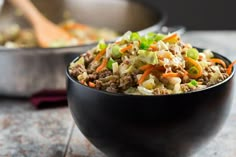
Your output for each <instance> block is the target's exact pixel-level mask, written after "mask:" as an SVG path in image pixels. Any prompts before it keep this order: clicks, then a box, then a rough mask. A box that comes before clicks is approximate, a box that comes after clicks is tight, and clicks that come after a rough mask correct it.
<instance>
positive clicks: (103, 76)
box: [98, 69, 112, 78]
mask: <svg viewBox="0 0 236 157" xmlns="http://www.w3.org/2000/svg"><path fill="white" fill-rule="evenodd" d="M110 75H112V72H111V71H110V70H108V69H105V70H103V71H101V72H100V73H98V78H105V77H107V76H110Z"/></svg>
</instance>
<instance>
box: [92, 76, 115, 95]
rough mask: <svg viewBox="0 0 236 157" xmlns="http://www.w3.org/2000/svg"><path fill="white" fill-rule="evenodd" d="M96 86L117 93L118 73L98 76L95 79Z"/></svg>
mask: <svg viewBox="0 0 236 157" xmlns="http://www.w3.org/2000/svg"><path fill="white" fill-rule="evenodd" d="M95 83H96V88H97V89H101V90H105V91H108V92H113V93H117V92H119V76H118V75H109V76H106V77H105V78H99V79H98V80H96V81H95Z"/></svg>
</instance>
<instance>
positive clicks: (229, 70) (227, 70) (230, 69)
mask: <svg viewBox="0 0 236 157" xmlns="http://www.w3.org/2000/svg"><path fill="white" fill-rule="evenodd" d="M234 64H236V60H235V61H233V62H232V63H231V64H230V65H229V66H228V68H227V69H226V72H227V74H228V75H230V74H231V73H232V68H233V66H234Z"/></svg>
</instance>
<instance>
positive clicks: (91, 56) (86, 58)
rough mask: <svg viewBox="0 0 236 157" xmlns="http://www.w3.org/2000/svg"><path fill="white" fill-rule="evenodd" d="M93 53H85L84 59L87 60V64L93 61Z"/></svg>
mask: <svg viewBox="0 0 236 157" xmlns="http://www.w3.org/2000/svg"><path fill="white" fill-rule="evenodd" d="M93 58H94V57H93V55H92V54H91V52H87V53H85V54H84V61H85V64H86V65H88V64H89V63H91V62H92V60H93Z"/></svg>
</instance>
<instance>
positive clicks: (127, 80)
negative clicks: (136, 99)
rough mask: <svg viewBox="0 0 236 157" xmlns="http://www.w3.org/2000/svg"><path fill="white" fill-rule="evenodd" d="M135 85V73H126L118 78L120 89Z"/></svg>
mask: <svg viewBox="0 0 236 157" xmlns="http://www.w3.org/2000/svg"><path fill="white" fill-rule="evenodd" d="M136 85H137V78H136V75H135V74H126V75H125V76H123V77H121V78H120V85H119V87H120V88H121V89H122V90H127V89H128V88H130V87H133V86H136Z"/></svg>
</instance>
